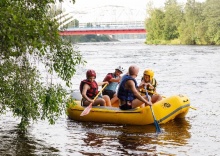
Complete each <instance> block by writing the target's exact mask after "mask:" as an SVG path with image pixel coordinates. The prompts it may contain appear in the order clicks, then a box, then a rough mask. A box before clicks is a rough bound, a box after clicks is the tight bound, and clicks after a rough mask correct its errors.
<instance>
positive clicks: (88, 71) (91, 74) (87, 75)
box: [86, 69, 96, 78]
mask: <svg viewBox="0 0 220 156" xmlns="http://www.w3.org/2000/svg"><path fill="white" fill-rule="evenodd" d="M92 76H94V77H95V78H96V73H95V70H92V69H89V70H87V72H86V77H87V78H89V77H92Z"/></svg>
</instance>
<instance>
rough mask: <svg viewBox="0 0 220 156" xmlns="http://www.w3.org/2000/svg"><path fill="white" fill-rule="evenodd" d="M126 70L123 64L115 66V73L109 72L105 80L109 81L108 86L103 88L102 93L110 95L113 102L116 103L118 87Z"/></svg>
mask: <svg viewBox="0 0 220 156" xmlns="http://www.w3.org/2000/svg"><path fill="white" fill-rule="evenodd" d="M123 72H124V68H123V67H122V66H118V67H117V68H115V72H113V73H108V74H107V75H106V76H105V78H104V80H103V82H106V81H107V82H108V83H109V84H108V86H107V87H106V88H105V89H104V90H103V92H102V94H103V95H108V96H109V98H110V99H111V104H114V103H115V102H116V101H117V100H118V98H117V95H116V89H117V86H118V84H119V82H120V81H121V76H120V75H121V74H122V73H123Z"/></svg>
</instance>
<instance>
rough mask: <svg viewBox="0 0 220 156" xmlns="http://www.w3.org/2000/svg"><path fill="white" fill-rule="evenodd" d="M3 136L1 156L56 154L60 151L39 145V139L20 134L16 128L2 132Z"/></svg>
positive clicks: (0, 147) (0, 145)
mask: <svg viewBox="0 0 220 156" xmlns="http://www.w3.org/2000/svg"><path fill="white" fill-rule="evenodd" d="M0 133H1V134H3V135H1V137H0V138H1V144H0V153H1V155H16V156H24V155H32V154H40V153H42V152H43V153H44V154H47V153H48V154H49V153H56V152H57V151H58V150H57V149H55V148H53V147H48V145H47V146H45V145H43V144H40V143H38V141H39V140H38V141H37V139H35V138H32V137H30V136H29V134H23V133H20V131H19V130H18V129H17V128H15V129H13V130H9V131H7V132H6V131H4V132H2V131H0Z"/></svg>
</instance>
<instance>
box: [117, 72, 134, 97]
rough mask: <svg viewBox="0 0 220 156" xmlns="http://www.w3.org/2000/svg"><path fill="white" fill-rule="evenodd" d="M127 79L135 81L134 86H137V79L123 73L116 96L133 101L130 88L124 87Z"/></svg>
mask: <svg viewBox="0 0 220 156" xmlns="http://www.w3.org/2000/svg"><path fill="white" fill-rule="evenodd" d="M128 80H133V81H134V83H135V87H136V88H137V81H136V80H135V79H134V78H133V77H131V76H130V75H124V76H123V77H122V80H121V82H120V84H119V87H118V94H117V96H118V98H119V99H120V100H123V101H133V100H134V99H135V98H136V97H135V96H134V94H133V92H132V91H131V90H128V89H126V88H125V83H126V82H127V81H128Z"/></svg>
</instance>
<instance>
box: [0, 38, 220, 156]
mask: <svg viewBox="0 0 220 156" xmlns="http://www.w3.org/2000/svg"><path fill="white" fill-rule="evenodd" d="M76 46H77V47H78V50H80V51H81V54H82V55H83V57H84V59H86V60H87V64H86V66H79V67H78V70H77V73H76V75H75V76H74V78H73V80H72V82H73V86H72V88H71V89H72V90H77V89H78V86H79V82H80V80H82V79H84V78H85V72H86V70H87V69H91V68H92V69H95V70H96V72H97V81H102V80H103V78H104V76H105V74H107V73H108V72H113V71H114V69H115V68H116V67H117V66H118V65H122V66H123V67H124V68H125V69H128V67H129V66H130V65H132V64H136V65H138V66H139V67H140V73H139V75H138V78H137V81H138V82H140V78H141V76H142V73H143V71H144V69H145V68H151V69H153V70H154V71H155V78H156V79H157V81H158V84H159V85H158V88H157V91H158V92H159V93H160V94H163V95H165V96H170V95H174V94H186V95H187V96H188V97H189V99H190V101H191V106H193V107H195V108H196V109H197V110H193V109H190V110H189V112H188V114H187V116H186V117H185V118H184V119H179V120H174V121H170V122H168V123H166V124H163V125H160V127H161V128H162V131H163V133H161V134H159V135H157V134H156V133H155V127H154V125H147V126H129V125H114V124H97V123H82V122H76V121H72V120H69V119H68V118H67V117H66V115H65V114H64V115H63V116H62V117H60V119H59V120H58V121H57V122H56V124H55V125H48V122H46V121H39V122H38V123H33V124H32V125H30V127H29V128H28V133H27V134H26V135H25V136H24V135H22V134H19V133H18V131H17V124H18V123H19V120H18V119H17V118H14V117H13V116H12V115H11V114H10V113H7V114H6V115H1V116H0V155H21V156H23V155H60V156H67V155H77V156H78V155H79V156H80V155H97V156H100V155H111V156H112V155H159V156H171V155H172V156H174V155H177V156H192V155H200V156H203V155H204V156H215V155H219V153H220V137H219V135H218V133H219V128H220V122H219V117H220V116H219V114H220V111H219V110H220V50H219V49H220V47H218V46H179V45H177V46H171V45H157V46H156V45H145V44H144V41H143V40H127V41H120V42H108V43H81V44H77V45H76ZM54 81H56V79H55V80H54Z"/></svg>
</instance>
